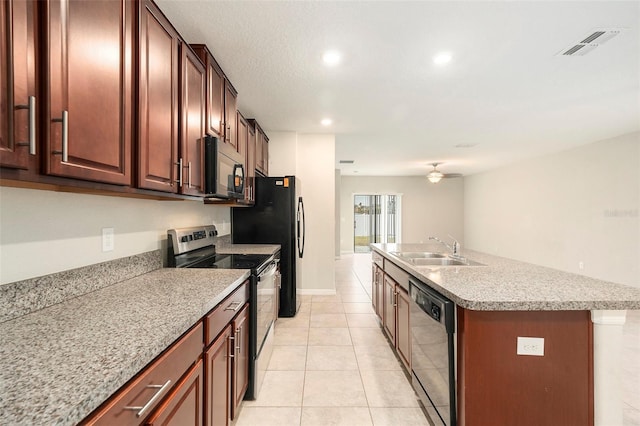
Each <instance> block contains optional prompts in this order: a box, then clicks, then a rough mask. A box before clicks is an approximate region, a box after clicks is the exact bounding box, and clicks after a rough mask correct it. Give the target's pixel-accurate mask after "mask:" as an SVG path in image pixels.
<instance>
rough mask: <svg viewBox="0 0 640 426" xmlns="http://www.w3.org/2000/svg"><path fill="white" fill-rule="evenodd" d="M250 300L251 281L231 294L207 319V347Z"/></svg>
mask: <svg viewBox="0 0 640 426" xmlns="http://www.w3.org/2000/svg"><path fill="white" fill-rule="evenodd" d="M248 300H249V280H247V281H245V282H244V284H242V285H241V286H240V287H238V289H237V290H236V291H234V292H233V293H231V295H229V296H228V297H227V298H226V299H224V301H223V302H222V303H220V304H219V305H218V306H216V307H215V308H214V309H213V311H211V313H210V314H209V315H207V316H206V318H205V321H204V323H205V341H204V342H205V346H209V345H210V344H211V342H213V340H214V339H215V338H216V336H217V335H218V334H220V332H221V331H222V330H223V329H224V328H225V327H226V326H227V324H229V323H230V322H231V320H232V319H233V317H234V316H236V314H237V313H238V312H240V310H241V309H242V307H243V306H244V304H245V303H246V302H247V301H248Z"/></svg>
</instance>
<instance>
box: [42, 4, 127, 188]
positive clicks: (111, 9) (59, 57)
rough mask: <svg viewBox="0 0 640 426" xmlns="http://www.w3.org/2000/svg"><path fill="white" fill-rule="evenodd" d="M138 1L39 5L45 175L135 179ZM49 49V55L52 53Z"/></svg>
mask: <svg viewBox="0 0 640 426" xmlns="http://www.w3.org/2000/svg"><path fill="white" fill-rule="evenodd" d="M134 5H135V4H134V2H131V1H127V0H120V1H69V0H51V1H49V2H41V3H39V6H41V7H42V8H43V9H44V16H45V19H44V26H43V27H42V28H46V31H44V34H45V37H46V42H45V44H44V49H43V50H42V51H43V56H44V58H43V60H44V61H45V67H44V69H46V71H47V77H48V79H49V81H48V84H47V85H46V88H47V91H46V92H47V93H46V99H45V101H44V102H43V104H44V105H43V108H44V114H43V116H44V117H45V118H44V120H45V122H46V123H47V124H46V125H45V126H43V130H44V131H45V132H46V134H45V135H43V136H44V137H45V146H46V152H45V155H44V157H45V162H44V163H45V172H46V173H47V174H51V175H56V176H64V177H73V178H78V179H86V180H93V181H99V182H107V183H114V184H121V185H130V184H131V176H132V173H131V140H132V127H131V126H132V124H131V123H132V114H133V109H132V105H133V90H132V86H131V84H132V71H133V64H132V62H133V34H132V33H133V24H134V20H133V17H134ZM47 53H48V55H47Z"/></svg>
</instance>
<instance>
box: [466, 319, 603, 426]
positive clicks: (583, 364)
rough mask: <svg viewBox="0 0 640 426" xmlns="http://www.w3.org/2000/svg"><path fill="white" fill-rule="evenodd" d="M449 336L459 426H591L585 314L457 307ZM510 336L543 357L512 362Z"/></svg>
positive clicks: (588, 338)
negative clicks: (539, 347) (529, 342)
mask: <svg viewBox="0 0 640 426" xmlns="http://www.w3.org/2000/svg"><path fill="white" fill-rule="evenodd" d="M457 333H458V417H459V424H460V425H466V426H473V425H487V424H492V425H519V426H526V425H531V426H534V425H535V426H538V425H593V356H592V354H593V329H592V324H591V321H590V319H589V312H587V311H551V312H549V311H499V312H495V311H471V310H466V309H462V308H460V307H458V328H457ZM518 336H520V337H541V338H544V356H528V355H517V353H516V348H517V338H518Z"/></svg>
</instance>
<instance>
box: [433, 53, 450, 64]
mask: <svg viewBox="0 0 640 426" xmlns="http://www.w3.org/2000/svg"><path fill="white" fill-rule="evenodd" d="M451 58H452V56H451V53H449V52H442V53H438V54H437V55H436V56H434V57H433V63H434V64H436V65H444V64H448V63H449V62H451Z"/></svg>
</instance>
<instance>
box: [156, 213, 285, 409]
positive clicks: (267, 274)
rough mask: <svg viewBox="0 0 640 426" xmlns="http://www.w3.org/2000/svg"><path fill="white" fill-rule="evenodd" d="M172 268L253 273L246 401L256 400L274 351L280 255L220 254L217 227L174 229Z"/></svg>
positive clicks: (170, 249) (170, 255)
mask: <svg viewBox="0 0 640 426" xmlns="http://www.w3.org/2000/svg"><path fill="white" fill-rule="evenodd" d="M167 234H168V249H167V251H168V259H167V262H168V266H169V267H175V268H218V269H249V270H251V277H250V280H251V286H250V288H251V290H250V293H249V303H250V306H249V318H250V321H251V324H250V325H251V327H250V333H249V338H250V340H249V342H250V344H249V352H250V354H249V387H248V388H247V392H246V394H245V399H255V398H257V396H258V391H259V389H260V385H261V383H262V379H263V378H264V372H265V371H266V367H267V364H268V363H269V359H270V358H271V352H272V351H273V328H274V322H275V320H276V318H277V313H278V311H277V293H278V292H277V289H278V287H279V278H280V273H279V269H278V263H279V260H280V253H279V252H278V253H276V254H275V255H267V254H219V253H216V247H215V241H216V236H217V235H218V232H217V230H216V227H215V226H213V225H211V226H198V227H192V228H180V229H170V230H169V231H167Z"/></svg>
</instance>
